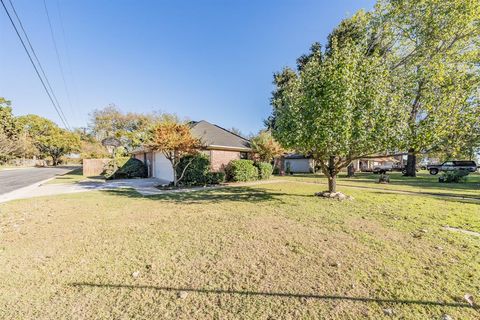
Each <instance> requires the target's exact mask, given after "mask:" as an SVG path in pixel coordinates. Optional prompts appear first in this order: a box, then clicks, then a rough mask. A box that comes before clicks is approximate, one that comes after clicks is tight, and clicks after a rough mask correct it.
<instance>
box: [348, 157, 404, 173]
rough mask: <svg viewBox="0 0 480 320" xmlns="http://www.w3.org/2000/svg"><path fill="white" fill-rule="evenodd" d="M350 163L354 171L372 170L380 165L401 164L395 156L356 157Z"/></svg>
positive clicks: (392, 165) (393, 165) (391, 165)
mask: <svg viewBox="0 0 480 320" xmlns="http://www.w3.org/2000/svg"><path fill="white" fill-rule="evenodd" d="M352 163H353V168H354V170H355V171H362V172H372V171H373V168H375V167H380V166H389V167H396V166H400V165H401V162H400V160H398V159H396V158H395V157H386V158H366V159H357V160H354V161H353V162H352Z"/></svg>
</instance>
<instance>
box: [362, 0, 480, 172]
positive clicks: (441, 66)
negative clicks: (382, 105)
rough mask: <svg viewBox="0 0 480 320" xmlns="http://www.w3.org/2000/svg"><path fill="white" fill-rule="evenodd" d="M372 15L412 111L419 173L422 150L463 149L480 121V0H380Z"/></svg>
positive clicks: (409, 130)
mask: <svg viewBox="0 0 480 320" xmlns="http://www.w3.org/2000/svg"><path fill="white" fill-rule="evenodd" d="M373 16H374V19H373V20H372V23H371V24H370V26H369V28H372V29H376V30H377V31H378V30H381V32H377V33H376V34H375V39H377V40H379V42H381V43H382V46H383V48H384V52H385V53H386V54H388V55H389V56H390V57H391V59H389V63H390V65H389V68H390V71H391V74H392V75H395V78H394V83H395V87H396V91H397V92H398V93H399V94H400V96H401V100H400V104H399V108H400V109H402V110H406V112H407V114H408V126H407V127H406V133H405V136H404V137H405V140H404V142H405V144H404V147H405V149H406V150H408V153H409V154H408V162H407V175H409V176H415V163H416V155H417V154H418V153H420V152H428V151H432V150H440V151H441V149H442V148H446V147H448V148H453V149H458V148H459V147H460V146H461V144H462V140H464V139H462V137H464V136H465V134H467V135H468V130H469V128H471V127H475V126H476V123H478V121H479V119H478V117H477V118H475V117H472V112H473V113H476V112H477V111H475V109H476V108H478V103H477V104H476V105H475V102H474V101H473V100H474V96H475V94H477V93H478V88H479V84H480V81H479V80H480V77H479V61H480V1H472V0H448V1H445V0H380V1H379V3H378V4H377V6H376V10H375V11H374V12H373ZM472 103H473V104H472ZM453 132H455V135H452V133H453Z"/></svg>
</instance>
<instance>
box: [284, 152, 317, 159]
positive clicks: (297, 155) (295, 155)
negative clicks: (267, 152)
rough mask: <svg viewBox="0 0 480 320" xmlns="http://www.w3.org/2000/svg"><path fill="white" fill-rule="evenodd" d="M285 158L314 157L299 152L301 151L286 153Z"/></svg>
mask: <svg viewBox="0 0 480 320" xmlns="http://www.w3.org/2000/svg"><path fill="white" fill-rule="evenodd" d="M284 158H285V159H311V158H312V157H311V156H305V155H303V154H299V153H290V154H287V155H285V157H284Z"/></svg>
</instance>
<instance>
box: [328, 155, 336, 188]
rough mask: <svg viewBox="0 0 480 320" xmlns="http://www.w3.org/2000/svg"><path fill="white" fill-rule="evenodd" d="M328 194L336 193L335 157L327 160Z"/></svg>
mask: <svg viewBox="0 0 480 320" xmlns="http://www.w3.org/2000/svg"><path fill="white" fill-rule="evenodd" d="M328 192H330V193H333V192H337V172H336V170H335V157H330V159H328Z"/></svg>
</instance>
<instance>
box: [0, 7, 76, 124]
mask: <svg viewBox="0 0 480 320" xmlns="http://www.w3.org/2000/svg"><path fill="white" fill-rule="evenodd" d="M9 1H10V5H11V6H12V9H13V10H14V12H15V15H16V17H17V19H18V21H19V22H20V26H22V23H21V20H20V18H19V17H18V15H17V14H16V10H15V7H14V6H13V4H12V2H11V0H9ZM0 2H1V3H2V6H3V9H4V10H5V13H6V14H7V16H8V19H9V20H10V23H11V24H12V26H13V29H15V33H16V34H17V36H18V39H19V40H20V42H21V43H22V46H23V49H24V50H25V53H26V54H27V56H28V59H29V60H30V63H31V64H32V66H33V68H34V69H35V73H36V74H37V76H38V79H40V82H41V83H42V86H43V89H44V90H45V92H46V93H47V95H48V98H49V99H50V102H51V103H52V105H53V107H54V108H55V111H56V112H57V114H58V116H59V117H60V120H61V121H62V123H63V125H64V126H65V128H67V129H70V126H69V125H68V122H67V119H66V118H65V119H64V118H63V117H62V114H63V112H61V111H60V110H61V107H60V104H58V107H57V105H56V104H55V101H54V99H53V98H52V95H53V96H55V94H54V92H53V90H52V88H51V86H50V82H49V81H48V78H47V76H46V75H45V72H44V71H43V68H42V66H41V64H40V61H39V60H38V57H37V55H36V54H35V50H33V46H32V45H31V43H30V40H29V39H28V36H27V33H26V32H25V29H23V26H22V30H23V32H24V33H25V36H26V38H27V41H28V43H29V46H30V48H31V49H32V52H33V54H34V55H35V58H36V59H37V62H38V64H39V66H40V69H41V70H42V73H43V75H44V77H45V81H47V83H48V86H49V88H50V90H51V91H52V93H51V94H50V92H49V91H48V89H47V85H46V84H45V81H44V80H43V78H42V76H41V75H40V72H39V71H38V68H37V66H36V65H35V62H34V61H33V59H32V56H31V55H30V52H29V51H28V49H27V46H26V45H25V42H24V41H23V38H22V36H21V35H20V32H19V31H18V28H17V26H16V25H15V22H13V19H12V16H11V15H10V12H9V11H8V9H7V7H6V5H5V2H4V1H3V0H0ZM55 99H56V97H55ZM57 103H58V100H57Z"/></svg>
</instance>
